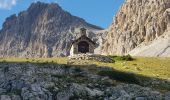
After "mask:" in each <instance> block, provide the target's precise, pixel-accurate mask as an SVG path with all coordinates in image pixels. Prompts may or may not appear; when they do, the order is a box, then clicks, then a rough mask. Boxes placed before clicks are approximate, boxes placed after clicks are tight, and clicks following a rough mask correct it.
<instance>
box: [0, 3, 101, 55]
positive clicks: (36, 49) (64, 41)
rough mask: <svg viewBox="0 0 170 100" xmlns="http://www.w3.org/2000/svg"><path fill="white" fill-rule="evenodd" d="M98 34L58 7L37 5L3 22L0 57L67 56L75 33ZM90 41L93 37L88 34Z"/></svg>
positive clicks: (90, 26) (46, 4)
mask: <svg viewBox="0 0 170 100" xmlns="http://www.w3.org/2000/svg"><path fill="white" fill-rule="evenodd" d="M81 27H84V28H87V29H88V30H91V31H92V30H101V28H100V27H97V26H95V25H91V24H89V23H87V22H86V21H85V20H83V19H82V18H79V17H76V16H73V15H71V14H70V13H68V12H67V11H64V10H63V9H62V8H61V7H60V6H59V5H58V4H55V3H51V4H48V3H42V2H37V3H33V4H31V6H30V7H29V8H28V9H27V10H25V11H22V12H21V13H19V14H18V16H16V15H12V16H10V17H8V18H7V19H6V21H5V22H4V24H3V28H2V30H1V31H0V39H1V40H0V55H1V56H15V57H49V56H67V55H68V52H69V49H68V48H69V46H70V44H71V41H72V39H74V38H75V36H76V35H75V33H76V30H77V29H78V30H79V28H81ZM90 35H91V36H92V37H95V33H93V32H91V34H90Z"/></svg>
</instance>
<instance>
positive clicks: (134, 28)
mask: <svg viewBox="0 0 170 100" xmlns="http://www.w3.org/2000/svg"><path fill="white" fill-rule="evenodd" d="M169 27H170V0H125V3H124V4H123V5H122V7H121V8H120V10H119V12H118V14H117V15H116V17H115V18H114V21H113V23H112V25H111V26H110V27H109V29H108V31H107V33H108V35H107V38H106V39H105V40H104V43H103V47H102V53H103V54H107V55H112V54H116V55H125V54H129V53H130V54H131V55H134V56H170V41H169V40H170V37H167V35H166V34H169V33H170V31H169V32H168V28H169ZM162 40H163V41H162ZM159 41H160V42H159ZM132 50H133V51H132ZM130 51H131V52H130Z"/></svg>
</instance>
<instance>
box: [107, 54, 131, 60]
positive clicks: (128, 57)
mask: <svg viewBox="0 0 170 100" xmlns="http://www.w3.org/2000/svg"><path fill="white" fill-rule="evenodd" d="M109 57H110V58H112V59H113V60H116V61H133V60H134V58H132V56H131V55H125V56H109Z"/></svg>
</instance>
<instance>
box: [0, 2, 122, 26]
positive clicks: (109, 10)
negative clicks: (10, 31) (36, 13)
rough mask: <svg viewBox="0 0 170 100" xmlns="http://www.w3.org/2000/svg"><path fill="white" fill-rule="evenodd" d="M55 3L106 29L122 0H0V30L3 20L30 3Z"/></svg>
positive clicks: (24, 8) (25, 7)
mask: <svg viewBox="0 0 170 100" xmlns="http://www.w3.org/2000/svg"><path fill="white" fill-rule="evenodd" d="M37 1H42V2H48V3H50V2H56V3H58V4H59V5H60V6H61V7H62V8H63V9H64V10H66V11H68V12H70V13H71V14H72V15H75V16H79V17H81V18H83V19H85V20H86V21H87V22H89V23H91V24H94V25H98V26H100V27H103V28H107V27H108V26H109V25H110V24H111V23H112V20H113V16H114V15H115V14H116V13H117V11H118V9H119V8H120V7H121V5H122V3H123V2H124V0H0V29H1V27H2V24H3V22H4V21H5V18H6V17H8V16H10V15H11V14H18V13H19V12H21V11H23V10H26V9H27V8H28V7H29V6H30V4H31V3H33V2H37Z"/></svg>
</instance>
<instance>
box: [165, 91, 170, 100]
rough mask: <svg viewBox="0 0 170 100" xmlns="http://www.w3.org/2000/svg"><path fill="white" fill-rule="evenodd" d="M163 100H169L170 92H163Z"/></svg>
mask: <svg viewBox="0 0 170 100" xmlns="http://www.w3.org/2000/svg"><path fill="white" fill-rule="evenodd" d="M165 100H170V92H167V93H165Z"/></svg>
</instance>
